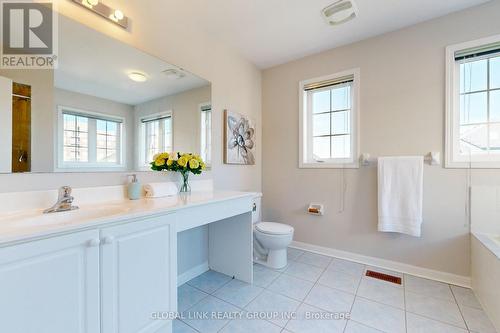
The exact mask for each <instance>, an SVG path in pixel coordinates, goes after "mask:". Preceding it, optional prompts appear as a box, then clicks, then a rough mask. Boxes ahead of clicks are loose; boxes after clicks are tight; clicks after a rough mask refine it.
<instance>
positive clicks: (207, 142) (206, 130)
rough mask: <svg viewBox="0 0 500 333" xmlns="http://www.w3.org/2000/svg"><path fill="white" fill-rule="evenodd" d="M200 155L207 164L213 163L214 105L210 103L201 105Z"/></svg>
mask: <svg viewBox="0 0 500 333" xmlns="http://www.w3.org/2000/svg"><path fill="white" fill-rule="evenodd" d="M200 119H201V124H200V125H201V131H200V137H201V140H200V144H201V147H200V156H201V158H202V159H203V161H204V162H205V164H206V165H207V166H210V164H211V157H212V106H211V105H210V104H208V103H204V104H201V105H200Z"/></svg>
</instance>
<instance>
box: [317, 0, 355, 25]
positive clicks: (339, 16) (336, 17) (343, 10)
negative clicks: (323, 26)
mask: <svg viewBox="0 0 500 333" xmlns="http://www.w3.org/2000/svg"><path fill="white" fill-rule="evenodd" d="M357 13H358V9H357V7H356V4H355V3H354V1H352V0H339V1H336V2H334V3H333V4H331V5H329V6H327V7H325V8H323V10H322V11H321V14H322V15H323V18H324V19H325V20H326V22H327V23H328V24H329V25H332V26H335V25H340V24H343V23H346V22H348V21H350V20H353V19H355V18H356V17H357Z"/></svg>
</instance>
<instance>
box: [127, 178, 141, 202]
mask: <svg viewBox="0 0 500 333" xmlns="http://www.w3.org/2000/svg"><path fill="white" fill-rule="evenodd" d="M129 177H132V181H131V182H130V183H129V184H128V198H129V199H130V200H138V199H140V198H141V194H142V186H141V184H140V183H139V181H138V180H137V175H136V174H133V175H129Z"/></svg>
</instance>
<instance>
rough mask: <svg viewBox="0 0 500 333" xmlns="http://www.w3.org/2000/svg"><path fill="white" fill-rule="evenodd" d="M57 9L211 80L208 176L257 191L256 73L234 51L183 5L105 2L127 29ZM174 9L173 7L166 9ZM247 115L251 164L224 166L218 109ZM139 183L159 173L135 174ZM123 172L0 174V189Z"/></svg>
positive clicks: (157, 0) (98, 179)
mask: <svg viewBox="0 0 500 333" xmlns="http://www.w3.org/2000/svg"><path fill="white" fill-rule="evenodd" d="M55 2H56V3H57V6H58V10H59V12H61V13H62V14H64V15H65V16H68V17H70V18H72V19H74V20H77V21H79V22H81V23H82V24H85V25H87V26H89V27H92V28H93V29H96V30H98V31H101V32H103V33H105V34H107V35H109V36H111V37H113V38H117V39H119V40H121V41H124V42H126V43H128V44H130V45H132V46H134V47H137V48H139V49H141V50H143V51H145V52H147V53H150V54H152V55H154V56H157V57H159V58H161V59H163V60H165V61H167V62H169V63H172V64H176V65H177V66H180V67H182V68H184V69H186V70H188V71H190V72H192V73H195V74H196V75H198V76H201V77H203V78H205V79H206V80H208V81H210V82H212V98H211V100H212V107H213V126H214V128H213V140H214V141H213V161H212V171H211V172H208V173H207V174H206V175H205V176H202V177H211V178H213V180H214V184H215V186H216V188H219V189H236V190H256V191H259V190H261V174H262V172H261V170H262V163H261V147H262V145H261V125H260V124H261V121H260V120H261V72H260V71H259V70H258V69H257V68H256V67H255V66H254V65H253V64H251V63H250V62H248V61H247V60H245V59H244V58H243V57H242V56H241V55H239V54H238V53H237V52H236V51H235V50H233V49H231V48H229V47H228V46H225V45H222V44H220V43H218V42H217V41H216V40H214V39H213V38H210V37H209V36H208V35H206V34H205V32H204V31H203V30H201V29H198V28H197V27H195V25H194V24H189V23H190V17H191V15H190V14H191V13H190V11H189V8H188V7H189V4H187V3H186V4H185V5H184V4H183V3H182V2H181V3H178V2H175V3H174V2H172V1H164V0H144V1H135V0H126V1H124V0H120V1H119V0H109V1H107V2H106V4H107V5H109V6H111V7H119V8H120V9H122V10H123V12H124V13H126V14H127V15H128V16H130V17H131V28H130V31H125V30H123V29H121V28H119V27H117V26H116V25H114V24H112V23H110V22H109V21H107V20H104V19H103V18H101V17H99V16H97V15H95V14H93V13H91V12H89V11H87V10H85V9H83V8H81V7H80V6H78V5H76V4H74V3H72V2H71V1H67V0H57V1H55ZM173 8H175V10H172V9H173ZM225 108H228V109H231V110H234V111H237V112H240V113H243V114H247V115H249V116H251V117H253V118H254V119H256V120H257V164H256V165H255V166H227V165H224V164H223V163H222V158H223V151H222V146H223V134H222V128H223V127H222V124H223V123H222V122H223V110H224V109H225ZM141 178H142V180H143V181H147V180H152V179H158V178H160V179H165V176H163V175H161V176H159V175H151V174H141ZM125 181H126V177H125V175H124V174H123V173H109V174H92V175H86V176H85V177H82V175H81V174H73V175H71V174H65V175H59V174H56V175H54V174H52V175H0V192H8V191H15V190H16V191H26V190H36V189H49V188H50V189H53V188H57V187H59V186H61V185H66V184H67V185H72V186H75V187H81V186H97V185H115V184H122V183H124V182H125Z"/></svg>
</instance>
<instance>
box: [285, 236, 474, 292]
mask: <svg viewBox="0 0 500 333" xmlns="http://www.w3.org/2000/svg"><path fill="white" fill-rule="evenodd" d="M290 247H293V248H296V249H300V250H305V251H309V252H314V253H317V254H323V255H326V256H331V257H336V258H339V259H346V260H350V261H354V262H358V263H360V264H364V265H370V266H375V267H380V268H383V269H388V270H392V271H396V272H401V273H406V274H410V275H415V276H419V277H423V278H426V279H431V280H436V281H441V282H445V283H449V284H453V285H457V286H461V287H466V288H470V287H471V278H470V277H469V276H462V275H456V274H451V273H446V272H441V271H436V270H433V269H429V268H423V267H418V266H413V265H408V264H404V263H401V262H397V261H392V260H387V259H381V258H376V257H370V256H365V255H362V254H357V253H352V252H347V251H341V250H336V249H332V248H328V247H323V246H318V245H313V244H308V243H302V242H296V241H293V242H292V244H291V245H290Z"/></svg>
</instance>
